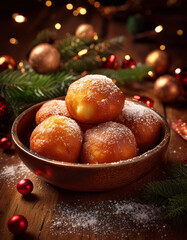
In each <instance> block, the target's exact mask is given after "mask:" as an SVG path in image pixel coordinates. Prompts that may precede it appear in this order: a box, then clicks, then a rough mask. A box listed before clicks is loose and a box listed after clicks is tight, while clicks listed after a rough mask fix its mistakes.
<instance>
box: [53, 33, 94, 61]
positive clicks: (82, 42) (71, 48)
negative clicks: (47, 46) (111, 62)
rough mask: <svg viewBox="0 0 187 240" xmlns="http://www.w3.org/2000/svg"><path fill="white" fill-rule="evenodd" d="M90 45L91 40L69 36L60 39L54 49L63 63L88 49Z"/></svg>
mask: <svg viewBox="0 0 187 240" xmlns="http://www.w3.org/2000/svg"><path fill="white" fill-rule="evenodd" d="M91 43H93V41H91V40H88V39H85V38H78V37H76V36H70V37H67V38H64V39H62V40H61V41H60V42H59V43H58V44H57V45H56V48H57V49H58V51H59V52H60V54H61V58H62V60H63V61H64V62H65V61H67V60H69V59H72V58H73V57H75V56H76V55H77V54H78V52H79V51H80V50H82V49H85V48H88V46H90V44H91Z"/></svg>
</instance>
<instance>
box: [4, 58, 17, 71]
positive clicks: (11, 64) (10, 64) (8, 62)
mask: <svg viewBox="0 0 187 240" xmlns="http://www.w3.org/2000/svg"><path fill="white" fill-rule="evenodd" d="M16 67H17V63H16V61H15V60H14V58H13V57H11V56H8V55H3V56H1V57H0V72H2V71H4V70H6V69H16Z"/></svg>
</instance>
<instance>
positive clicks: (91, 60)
mask: <svg viewBox="0 0 187 240" xmlns="http://www.w3.org/2000/svg"><path fill="white" fill-rule="evenodd" d="M97 67H98V61H97V59H96V57H95V56H94V55H92V54H88V55H85V56H83V57H82V58H80V59H77V60H71V61H68V62H66V63H65V64H64V65H63V67H62V68H61V70H62V71H70V72H77V73H82V72H84V71H92V70H93V69H97Z"/></svg>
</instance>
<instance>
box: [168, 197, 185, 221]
mask: <svg viewBox="0 0 187 240" xmlns="http://www.w3.org/2000/svg"><path fill="white" fill-rule="evenodd" d="M165 218H166V219H168V220H172V221H173V220H175V222H178V223H181V222H182V221H184V220H186V219H187V193H186V194H177V195H175V196H173V197H171V198H169V203H168V208H167V211H166V215H165Z"/></svg>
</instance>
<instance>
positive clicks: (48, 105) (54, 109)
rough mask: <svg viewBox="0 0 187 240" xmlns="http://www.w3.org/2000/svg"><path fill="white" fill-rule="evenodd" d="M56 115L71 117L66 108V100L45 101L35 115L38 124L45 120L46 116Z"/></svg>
mask: <svg viewBox="0 0 187 240" xmlns="http://www.w3.org/2000/svg"><path fill="white" fill-rule="evenodd" d="M54 115H60V116H65V117H70V118H71V115H70V113H69V112H68V110H67V108H66V103H65V101H64V100H57V99H56V100H50V101H47V102H45V103H44V104H43V105H42V106H41V108H40V109H39V110H38V111H37V113H36V117H35V121H36V124H37V125H38V124H40V123H41V122H43V121H44V120H45V119H46V118H48V117H51V116H54Z"/></svg>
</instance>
